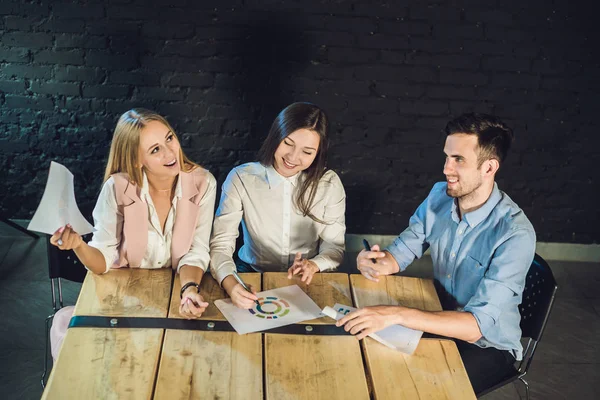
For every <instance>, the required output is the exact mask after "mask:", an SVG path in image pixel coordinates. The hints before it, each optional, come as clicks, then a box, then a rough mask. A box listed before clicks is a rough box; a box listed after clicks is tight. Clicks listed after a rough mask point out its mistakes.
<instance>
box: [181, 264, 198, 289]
mask: <svg viewBox="0 0 600 400" xmlns="http://www.w3.org/2000/svg"><path fill="white" fill-rule="evenodd" d="M203 276H204V270H203V269H202V268H200V267H195V266H193V265H188V264H186V265H183V266H181V268H180V269H179V281H180V282H181V286H183V285H185V284H186V283H188V282H194V283H197V284H199V283H200V281H202V277H203Z"/></svg>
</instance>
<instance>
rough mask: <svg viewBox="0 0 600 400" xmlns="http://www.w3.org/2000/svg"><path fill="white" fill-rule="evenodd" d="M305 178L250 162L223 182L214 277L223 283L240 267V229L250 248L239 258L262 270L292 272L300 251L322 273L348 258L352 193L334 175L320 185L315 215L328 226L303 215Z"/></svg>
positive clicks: (212, 245) (215, 227)
mask: <svg viewBox="0 0 600 400" xmlns="http://www.w3.org/2000/svg"><path fill="white" fill-rule="evenodd" d="M303 178H304V177H303V175H302V173H299V174H296V175H294V176H293V177H291V178H285V177H283V176H281V175H279V174H278V173H277V171H275V169H274V168H273V167H264V166H263V165H261V164H260V163H257V162H255V163H248V164H244V165H240V166H238V167H236V168H234V169H233V170H232V171H231V172H230V173H229V175H228V176H227V179H226V180H225V182H224V183H223V191H222V193H221V202H220V204H219V208H218V209H217V213H216V216H215V220H214V225H213V233H212V237H211V241H210V253H211V272H212V274H213V276H214V277H215V279H217V281H218V282H221V281H222V280H223V279H225V278H226V277H227V276H228V275H230V274H231V273H233V270H234V269H235V268H236V267H235V263H234V261H233V252H234V251H235V243H236V238H237V237H238V233H239V231H238V227H239V225H240V222H241V223H242V231H243V235H244V245H243V246H242V247H241V249H240V251H239V253H238V256H239V258H240V260H242V261H244V262H246V263H248V264H250V265H251V266H252V267H253V268H254V269H255V270H257V271H287V269H288V268H289V267H290V266H291V264H292V263H293V261H294V257H295V255H296V253H297V252H300V253H302V255H303V257H304V258H307V259H309V260H312V261H314V263H315V264H316V265H317V266H318V267H319V269H320V270H321V271H325V270H330V269H335V268H337V267H338V266H339V265H340V263H341V262H342V260H343V258H344V234H345V232H346V224H345V219H344V212H345V210H346V193H345V192H344V187H343V185H342V182H341V181H340V178H339V177H338V175H337V174H336V173H335V172H334V171H331V170H329V171H327V172H326V173H325V174H324V175H323V177H322V178H321V180H320V181H319V184H318V189H317V192H316V195H315V198H314V201H313V204H312V209H311V212H312V213H313V215H315V216H316V217H317V218H319V219H321V220H322V221H324V222H325V223H319V222H316V221H314V220H313V219H311V218H310V217H309V216H303V215H302V213H301V212H300V211H299V210H298V208H297V207H296V204H295V196H296V190H299V186H300V183H301V179H303Z"/></svg>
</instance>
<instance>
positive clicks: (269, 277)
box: [263, 272, 369, 400]
mask: <svg viewBox="0 0 600 400" xmlns="http://www.w3.org/2000/svg"><path fill="white" fill-rule="evenodd" d="M263 279H264V281H263V290H269V289H275V288H277V287H283V286H289V285H290V284H298V286H300V287H301V288H302V290H304V291H305V292H307V294H308V295H309V296H310V297H311V298H312V299H313V300H314V301H315V303H317V304H318V305H319V307H324V306H326V305H328V306H333V305H334V304H335V303H340V304H346V305H352V301H351V297H350V288H349V281H348V275H347V274H339V273H322V274H321V273H320V274H316V275H315V277H314V279H313V281H312V282H311V284H310V285H309V286H308V287H307V285H306V284H303V283H301V282H299V279H297V278H295V279H294V280H292V281H290V280H288V279H287V274H286V273H279V272H267V273H264V274H263ZM305 323H310V324H317V323H319V324H333V323H334V321H333V320H332V319H330V318H322V320H312V321H307V322H305ZM264 337H265V339H264V340H265V356H264V357H265V380H266V385H265V386H266V398H267V399H274V400H279V399H310V400H314V399H321V398H322V399H347V398H349V397H351V398H353V399H354V398H356V399H368V398H369V390H368V387H367V380H366V375H365V371H364V368H363V361H362V356H361V352H360V346H359V344H358V341H357V340H356V339H355V338H353V337H350V336H316V335H314V336H313V335H311V336H305V335H283V334H269V333H265V335H264Z"/></svg>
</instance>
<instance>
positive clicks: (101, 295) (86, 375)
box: [42, 269, 173, 399]
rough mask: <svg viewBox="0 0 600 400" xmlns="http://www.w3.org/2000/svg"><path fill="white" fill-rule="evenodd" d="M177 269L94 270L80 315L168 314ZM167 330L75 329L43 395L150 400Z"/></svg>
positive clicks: (83, 291)
mask: <svg viewBox="0 0 600 400" xmlns="http://www.w3.org/2000/svg"><path fill="white" fill-rule="evenodd" d="M172 276H173V273H172V271H171V269H160V270H142V269H122V270H113V271H110V272H109V273H107V274H104V275H94V274H92V273H88V275H87V276H86V279H85V281H84V283H83V285H82V288H81V293H80V295H79V299H78V301H77V305H76V307H75V314H76V315H109V316H112V315H115V316H128V317H166V316H167V311H168V305H169V293H170V291H171V279H172ZM163 335H164V330H163V329H125V328H119V329H111V328H70V329H69V330H68V331H67V334H66V336H65V340H64V342H63V345H62V348H61V351H60V353H59V355H58V358H57V360H56V363H55V365H54V368H53V369H52V372H51V374H50V377H49V379H48V384H47V386H46V390H45V391H44V394H43V397H42V398H43V399H68V398H90V399H133V398H135V399H149V398H151V396H152V391H153V388H154V380H155V378H156V372H157V368H158V360H159V356H160V349H161V344H162V340H163Z"/></svg>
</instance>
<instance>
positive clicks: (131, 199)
mask: <svg viewBox="0 0 600 400" xmlns="http://www.w3.org/2000/svg"><path fill="white" fill-rule="evenodd" d="M207 172H208V171H207V170H205V169H204V168H201V167H197V168H196V169H194V170H193V171H192V172H183V171H181V173H180V174H179V179H181V190H182V198H181V200H179V202H178V203H177V213H176V215H175V222H174V225H173V239H172V241H171V267H172V268H173V269H175V270H176V269H177V266H178V264H179V260H180V259H181V257H183V256H184V255H185V254H186V253H187V252H188V251H189V250H190V247H191V245H192V240H193V238H194V229H195V228H196V221H197V220H198V213H199V212H200V201H201V200H202V196H204V194H205V193H206V190H207V189H208V180H207V179H206V177H207ZM112 178H113V179H114V181H115V194H116V197H117V206H118V208H119V209H120V210H121V212H122V213H123V231H122V234H121V244H120V246H119V259H118V260H117V261H116V262H115V264H113V266H112V267H111V268H121V267H124V266H126V265H128V266H129V267H130V268H138V267H139V266H140V264H141V262H142V258H143V257H144V254H145V252H146V246H147V244H148V234H147V230H148V225H147V224H148V206H147V205H146V204H145V203H144V202H143V201H142V200H141V199H140V188H139V187H137V186H136V185H135V184H133V183H132V182H131V181H130V180H129V176H128V175H127V174H124V173H118V174H113V175H112Z"/></svg>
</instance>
